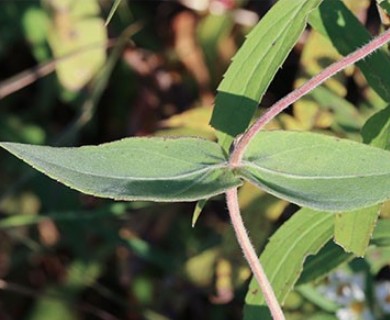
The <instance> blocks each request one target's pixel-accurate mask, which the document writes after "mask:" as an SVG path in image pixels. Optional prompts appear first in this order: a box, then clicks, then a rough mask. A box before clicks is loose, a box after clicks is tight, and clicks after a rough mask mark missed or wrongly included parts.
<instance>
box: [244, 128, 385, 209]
mask: <svg viewBox="0 0 390 320" xmlns="http://www.w3.org/2000/svg"><path fill="white" fill-rule="evenodd" d="M237 172H238V174H239V175H240V176H242V177H243V178H245V179H247V180H248V181H250V182H252V183H254V184H256V185H258V186H259V187H260V188H262V189H264V190H266V191H268V192H270V193H271V194H273V195H275V196H277V197H280V198H282V199H285V200H288V201H291V202H293V203H296V204H298V205H300V206H304V207H309V208H312V209H316V210H322V211H352V210H355V209H359V208H363V207H368V206H371V205H374V204H377V203H381V202H384V201H386V200H387V199H389V198H390V152H389V151H385V150H381V149H379V148H374V147H370V146H367V145H364V144H361V143H357V142H353V141H350V140H344V139H339V138H335V137H330V136H325V135H320V134H314V133H308V132H293V131H263V132H260V133H259V134H257V135H256V136H255V137H254V139H253V140H252V141H251V143H250V144H249V145H248V148H247V150H246V152H245V155H244V159H243V161H242V164H241V167H239V168H237Z"/></svg>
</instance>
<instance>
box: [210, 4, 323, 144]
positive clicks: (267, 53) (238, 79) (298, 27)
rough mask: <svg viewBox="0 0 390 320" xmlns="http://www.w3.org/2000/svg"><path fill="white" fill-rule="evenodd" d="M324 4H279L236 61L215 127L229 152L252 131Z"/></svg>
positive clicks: (222, 93) (219, 96) (218, 106)
mask: <svg viewBox="0 0 390 320" xmlns="http://www.w3.org/2000/svg"><path fill="white" fill-rule="evenodd" d="M321 1H322V0H294V1H291V0H279V1H278V2H277V3H276V4H275V5H274V6H273V7H272V8H271V10H270V11H268V13H267V14H266V15H265V16H264V17H263V18H262V19H261V21H260V22H259V24H258V25H257V26H256V27H255V28H254V29H253V30H252V31H251V32H250V33H249V35H248V38H247V40H246V41H245V43H244V44H243V46H242V47H241V48H240V50H239V51H238V52H237V54H236V55H235V56H234V58H233V62H232V63H231V65H230V67H229V69H228V71H227V72H226V74H225V77H224V80H223V81H222V82H221V84H220V85H219V87H218V94H217V97H216V101H215V108H214V112H213V116H212V119H211V124H212V126H213V127H214V128H216V129H217V130H218V131H219V133H218V137H219V143H220V144H221V145H222V146H223V147H224V149H225V150H227V149H228V148H229V146H230V144H231V142H232V141H233V137H235V136H236V135H237V134H239V133H242V132H243V131H245V129H246V128H247V127H248V125H249V122H250V120H251V119H252V117H253V114H254V112H255V110H256V107H257V105H258V104H259V102H260V100H261V98H262V97H263V95H264V93H265V91H266V90H267V88H268V86H269V84H270V82H271V80H272V79H273V77H274V76H275V74H276V72H277V71H278V69H279V67H280V66H281V64H282V63H283V61H284V60H285V59H286V57H287V55H288V53H289V52H290V51H291V49H292V48H293V46H294V45H295V43H296V42H297V41H298V39H299V37H300V35H301V33H302V31H303V30H304V28H305V25H306V19H307V17H308V15H309V13H310V12H311V11H312V10H313V9H315V8H316V7H317V6H318V5H319V4H320V3H321Z"/></svg>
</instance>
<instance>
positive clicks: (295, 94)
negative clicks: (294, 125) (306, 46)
mask: <svg viewBox="0 0 390 320" xmlns="http://www.w3.org/2000/svg"><path fill="white" fill-rule="evenodd" d="M389 41H390V29H389V30H387V31H386V32H383V33H382V34H381V35H379V36H378V37H376V38H375V39H374V40H372V41H370V42H369V43H367V44H366V45H364V46H363V47H361V48H360V49H358V50H356V51H354V52H352V53H350V54H349V55H347V56H345V57H344V58H343V59H341V60H339V61H337V62H335V63H333V64H331V65H330V66H329V67H327V68H325V69H324V70H323V71H322V72H320V73H319V74H317V75H316V76H314V77H313V78H311V79H310V80H308V81H307V82H306V83H304V84H303V85H302V86H301V87H299V88H297V89H295V90H294V91H292V92H290V93H289V94H288V95H287V96H285V97H284V98H282V99H281V100H279V101H278V102H276V103H275V104H274V105H273V106H271V107H270V108H269V109H268V110H267V112H266V113H264V114H263V115H262V116H261V117H260V118H259V119H258V120H257V121H256V122H255V123H254V124H253V125H252V126H251V127H250V128H249V129H248V131H247V132H246V133H245V134H244V135H243V136H242V138H241V139H240V140H239V141H238V143H237V145H236V147H235V148H234V150H233V152H232V154H231V157H230V165H231V166H232V167H237V166H239V165H240V162H241V159H242V156H243V154H244V152H245V149H246V147H247V146H248V144H249V142H250V141H251V139H252V138H253V137H254V136H255V135H256V134H257V133H258V132H259V131H260V130H261V129H262V128H264V126H265V125H266V124H267V123H268V122H270V121H271V120H272V119H273V118H275V117H276V116H277V115H278V114H279V113H281V112H282V111H283V110H284V109H286V108H287V107H288V106H290V105H291V104H293V103H294V102H295V101H297V100H298V99H300V98H301V97H302V96H304V95H305V94H307V93H309V92H310V91H312V90H314V89H315V88H317V87H318V86H319V85H320V84H322V83H323V82H324V81H326V80H327V79H329V78H330V77H332V76H334V75H335V74H336V73H338V72H340V71H341V70H343V69H345V68H346V67H347V66H349V65H351V64H354V63H355V62H357V61H359V60H361V59H363V58H365V57H366V56H368V55H369V54H370V53H372V52H374V51H375V50H377V49H379V48H380V47H381V46H383V45H384V44H386V43H387V42H389Z"/></svg>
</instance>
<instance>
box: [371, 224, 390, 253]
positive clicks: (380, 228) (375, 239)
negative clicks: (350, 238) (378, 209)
mask: <svg viewBox="0 0 390 320" xmlns="http://www.w3.org/2000/svg"><path fill="white" fill-rule="evenodd" d="M389 230H390V220H388V219H382V220H379V221H378V224H377V225H376V228H375V230H374V234H373V235H372V239H371V243H372V244H374V245H376V246H378V247H390V232H389Z"/></svg>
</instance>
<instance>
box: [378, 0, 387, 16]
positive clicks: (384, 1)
mask: <svg viewBox="0 0 390 320" xmlns="http://www.w3.org/2000/svg"><path fill="white" fill-rule="evenodd" d="M376 2H377V3H378V4H379V5H380V7H381V8H382V9H384V10H385V11H386V13H387V14H390V1H389V0H376Z"/></svg>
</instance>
